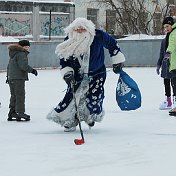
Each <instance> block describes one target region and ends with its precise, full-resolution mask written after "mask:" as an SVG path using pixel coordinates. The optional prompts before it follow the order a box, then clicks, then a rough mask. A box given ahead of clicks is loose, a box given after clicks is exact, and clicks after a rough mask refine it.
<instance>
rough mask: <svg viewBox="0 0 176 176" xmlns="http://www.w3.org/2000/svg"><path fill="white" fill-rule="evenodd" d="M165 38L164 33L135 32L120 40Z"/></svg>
mask: <svg viewBox="0 0 176 176" xmlns="http://www.w3.org/2000/svg"><path fill="white" fill-rule="evenodd" d="M163 38H164V35H146V34H133V35H128V36H127V37H125V38H121V39H118V40H151V39H163Z"/></svg>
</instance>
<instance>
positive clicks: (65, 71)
mask: <svg viewBox="0 0 176 176" xmlns="http://www.w3.org/2000/svg"><path fill="white" fill-rule="evenodd" d="M60 71H61V76H62V78H63V77H64V75H65V73H67V72H69V71H73V73H74V70H73V68H71V67H64V68H62V69H61V70H60Z"/></svg>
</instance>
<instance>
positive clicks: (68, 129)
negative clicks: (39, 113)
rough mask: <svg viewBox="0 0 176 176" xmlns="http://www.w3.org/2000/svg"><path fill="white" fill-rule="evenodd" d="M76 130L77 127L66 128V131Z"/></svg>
mask: <svg viewBox="0 0 176 176" xmlns="http://www.w3.org/2000/svg"><path fill="white" fill-rule="evenodd" d="M73 131H76V127H71V128H65V129H64V132H73Z"/></svg>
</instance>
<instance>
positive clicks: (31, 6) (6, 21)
mask: <svg viewBox="0 0 176 176" xmlns="http://www.w3.org/2000/svg"><path fill="white" fill-rule="evenodd" d="M50 11H51V27H50ZM74 18H75V10H74V4H73V3H54V2H53V3H44V2H23V1H20V2H19V1H14V2H9V1H8V2H6V1H0V35H3V36H28V37H29V36H30V37H31V38H33V39H34V40H40V39H41V38H42V37H44V36H45V37H46V36H49V35H51V36H56V37H59V36H63V35H65V34H64V28H65V27H66V26H68V25H69V23H70V22H72V21H73V20H74Z"/></svg>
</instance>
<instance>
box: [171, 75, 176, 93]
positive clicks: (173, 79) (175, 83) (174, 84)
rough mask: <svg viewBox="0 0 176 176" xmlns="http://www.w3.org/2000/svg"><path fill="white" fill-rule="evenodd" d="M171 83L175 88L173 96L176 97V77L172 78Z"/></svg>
mask: <svg viewBox="0 0 176 176" xmlns="http://www.w3.org/2000/svg"><path fill="white" fill-rule="evenodd" d="M171 81H172V82H171V83H172V88H173V96H176V77H172V79H171Z"/></svg>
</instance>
